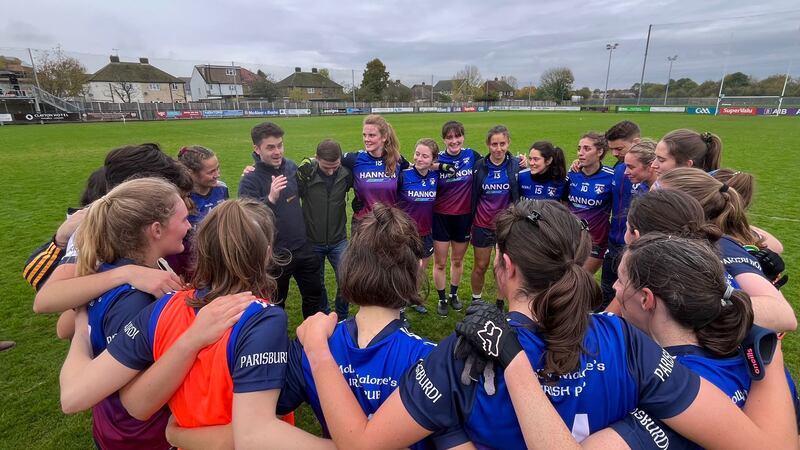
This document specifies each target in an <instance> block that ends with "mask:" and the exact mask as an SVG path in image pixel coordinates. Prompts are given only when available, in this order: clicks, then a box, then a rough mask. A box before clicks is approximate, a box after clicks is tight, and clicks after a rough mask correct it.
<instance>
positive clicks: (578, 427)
mask: <svg viewBox="0 0 800 450" xmlns="http://www.w3.org/2000/svg"><path fill="white" fill-rule="evenodd" d="M572 437H574V438H575V440H576V441H578V442H581V441H582V440H584V439H586V438H587V437H589V415H588V414H575V419H574V420H573V421H572Z"/></svg>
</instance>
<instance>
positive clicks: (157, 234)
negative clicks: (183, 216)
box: [145, 222, 164, 240]
mask: <svg viewBox="0 0 800 450" xmlns="http://www.w3.org/2000/svg"><path fill="white" fill-rule="evenodd" d="M163 231H164V230H163V228H162V226H161V224H160V223H158V222H153V223H151V224H150V225H148V226H147V228H146V230H145V233H147V236H148V237H149V238H150V239H152V240H159V239H161V234H162V233H163Z"/></svg>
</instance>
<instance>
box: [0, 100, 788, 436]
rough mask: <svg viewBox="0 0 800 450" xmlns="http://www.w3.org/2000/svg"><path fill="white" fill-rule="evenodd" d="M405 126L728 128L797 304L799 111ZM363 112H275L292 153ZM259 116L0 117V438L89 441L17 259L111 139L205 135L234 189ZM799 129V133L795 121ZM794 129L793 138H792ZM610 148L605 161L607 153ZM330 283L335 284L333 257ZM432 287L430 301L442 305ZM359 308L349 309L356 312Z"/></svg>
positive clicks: (431, 328) (45, 234)
mask: <svg viewBox="0 0 800 450" xmlns="http://www.w3.org/2000/svg"><path fill="white" fill-rule="evenodd" d="M386 118H387V119H388V120H389V121H390V122H391V123H392V125H394V127H395V129H396V130H397V133H398V136H399V138H400V142H401V143H402V152H403V154H404V155H405V156H406V158H408V159H409V160H410V159H411V155H412V153H413V146H414V143H415V142H416V141H417V139H419V138H422V137H431V138H435V139H436V140H437V141H439V142H441V139H439V137H440V130H441V125H442V124H443V123H444V122H445V121H447V120H459V121H462V122H463V123H464V125H465V127H466V130H467V136H466V143H465V145H466V146H470V147H472V148H475V149H476V150H480V152H481V153H485V152H486V146H485V145H484V139H485V133H486V131H487V130H488V129H489V128H490V127H492V126H494V125H497V124H504V125H506V126H507V127H508V128H509V129H510V130H511V148H512V152H513V153H515V154H516V153H524V152H526V151H527V149H528V147H529V145H530V144H531V143H532V142H534V141H536V140H540V139H548V140H551V141H553V142H554V143H555V144H556V145H558V146H560V147H561V148H563V149H565V152H566V154H567V159H568V160H571V159H572V158H573V156H572V155H574V154H575V150H574V149H575V146H576V144H577V141H578V137H579V136H580V135H581V134H582V133H584V132H586V131H589V130H598V131H604V130H606V129H608V128H609V127H610V126H611V125H613V124H614V123H616V122H617V121H620V120H623V119H629V120H633V121H635V122H637V123H638V124H639V125H640V127H641V129H642V132H643V136H650V137H653V138H659V137H661V136H663V135H664V134H665V133H667V132H668V131H670V130H673V129H676V128H684V127H685V128H692V129H695V130H698V131H701V132H702V131H712V132H714V133H716V134H718V135H719V136H721V138H722V140H723V143H724V149H723V156H722V161H723V166H725V167H733V168H736V169H739V170H746V171H749V172H752V173H754V174H755V175H756V178H757V181H758V188H757V192H756V195H755V200H754V204H753V208H752V211H751V212H750V219H751V221H752V223H753V224H756V225H758V226H759V227H762V228H765V229H767V230H769V231H770V232H772V233H773V234H775V235H776V236H777V237H778V238H779V239H781V241H782V242H783V244H784V247H785V252H784V258H785V260H786V266H787V267H788V268H789V272H790V273H791V276H792V281H791V282H790V283H789V284H788V285H787V286H786V287H784V290H783V292H784V295H785V296H786V297H787V298H788V299H789V300H790V301H791V302H792V303H793V305H794V306H795V308H797V307H798V293H800V289H799V288H798V286H799V285H800V275H797V276H796V275H795V274H796V273H798V272H797V269H796V268H797V267H799V266H798V263H800V260H799V259H798V255H799V254H800V237H798V235H797V234H795V233H797V231H799V230H800V206H798V203H799V202H800V195H798V194H797V187H796V182H797V181H798V175H797V174H798V170H797V168H796V164H797V158H798V156H800V152H799V151H798V150H795V149H794V145H795V143H796V142H795V140H796V138H797V130H800V119H798V118H794V117H708V116H690V115H684V114H599V113H523V112H511V113H500V112H492V113H475V114H468V113H462V114H414V115H410V114H408V115H406V114H403V115H399V114H398V115H387V116H386ZM362 119H363V118H362V117H301V118H283V117H281V118H275V119H271V120H274V121H275V122H277V123H278V124H279V125H280V126H281V127H283V128H284V130H285V131H286V136H285V137H284V141H285V143H286V157H287V158H290V159H295V160H300V159H301V158H302V157H304V156H310V155H312V154H313V153H314V149H315V148H316V144H317V143H318V142H319V141H320V140H322V139H325V138H333V139H336V140H338V141H339V142H340V143H341V144H342V148H343V149H345V151H348V150H357V149H360V148H361V120H362ZM259 122H260V120H257V119H235V120H195V121H170V122H128V123H98V124H60V125H47V126H34V125H30V126H3V127H0V162H2V167H3V169H4V175H5V178H6V182H5V186H6V188H5V189H6V194H5V197H6V199H5V200H4V201H3V203H2V206H0V217H1V218H2V224H3V233H2V236H0V239H1V240H2V241H1V242H2V244H1V246H2V248H3V253H4V255H5V256H4V257H3V258H2V260H0V285H1V286H2V287H3V290H4V292H5V295H3V297H2V298H0V306H2V309H3V311H4V315H3V317H2V319H0V339H1V340H6V339H11V340H15V341H17V347H16V348H14V349H12V350H10V351H6V352H3V353H0V448H20V447H29V448H56V447H59V448H90V447H92V440H91V425H90V416H89V414H88V413H83V414H78V415H74V416H65V415H63V414H62V413H61V410H60V406H59V403H58V372H59V368H60V366H61V363H62V361H63V358H64V356H65V354H66V349H67V343H66V342H60V341H58V340H57V339H56V337H55V332H54V330H55V320H56V317H55V316H37V315H35V314H33V312H32V311H31V305H32V299H33V291H32V289H31V288H30V287H29V286H28V285H27V284H26V283H25V282H24V281H23V280H22V277H21V268H22V265H23V263H24V261H25V259H26V257H27V256H28V254H29V253H30V252H31V251H32V250H33V249H34V248H35V247H36V246H37V245H39V244H40V243H42V242H44V241H46V240H47V239H48V238H49V237H50V236H52V234H53V233H54V232H55V230H56V228H57V227H58V225H59V224H60V223H61V221H62V220H63V219H64V212H65V210H66V208H67V207H68V206H77V203H78V197H79V195H80V193H81V190H82V189H83V186H84V184H85V180H86V177H87V176H88V175H89V173H90V172H91V171H92V170H94V169H95V168H97V167H99V166H100V165H102V163H103V158H104V156H105V154H106V153H107V152H108V151H109V150H110V149H112V148H115V147H118V146H121V145H125V144H134V143H142V142H158V143H159V144H161V146H162V148H164V150H165V151H167V152H168V153H171V154H175V153H177V150H178V149H179V148H180V147H181V146H183V145H191V144H200V145H204V146H207V147H209V148H211V149H213V150H214V151H215V152H217V154H218V156H219V159H220V162H221V165H222V171H223V174H222V179H223V180H224V181H225V182H226V183H227V184H228V186H229V187H230V189H231V195H232V196H235V195H236V190H237V185H238V179H239V174H240V173H241V170H242V167H244V166H245V165H247V164H250V163H251V158H250V152H251V150H252V143H251V141H250V137H249V136H250V129H251V128H252V127H253V126H254V125H255V124H257V123H259ZM792 130H794V131H792ZM792 136H794V138H792ZM610 158H611V157H610V156H609V160H610ZM471 269H472V251H471V250H469V251H468V252H467V259H466V262H465V272H464V273H465V276H464V277H463V278H462V282H461V287H460V290H459V294H460V296H461V298H462V299H466V298H468V297H469V294H470V288H469V273H470V271H471ZM327 280H328V292H329V293H332V292H334V291H333V290H332V289H333V288H334V286H335V285H334V283H333V277H332V273H331V269H330V267H328V277H327ZM292 286H293V287H292V290H291V291H290V296H289V300H288V302H287V304H288V312H289V328H290V333H291V332H293V330H294V328H295V327H296V326H297V325H298V324H299V323H300V321H301V320H302V316H301V314H300V307H299V303H300V301H299V295H298V292H297V289H296V287H294V285H292ZM493 296H494V284H493V282H492V280H491V276H487V283H486V288H485V289H484V298H486V299H489V300H491V299H493ZM435 297H436V293H435V291H433V290H432V291H431V292H430V294H429V296H428V306H429V309H431V310H432V311H433V310H434V308H433V307H434V306H435ZM351 311H352V310H351ZM462 315H463V313H451V314H450V317H448V318H446V319H442V318H439V317H438V316H436V315H435V314H428V315H427V316H420V315H417V314H416V313H414V312H413V311H409V313H408V316H409V319H410V321H411V325H412V328H413V330H414V331H415V332H416V333H417V334H420V335H422V336H426V337H428V338H430V339H433V340H436V341H438V340H440V339H442V338H443V337H444V336H446V335H447V334H449V333H450V332H451V331H452V330H453V327H454V324H455V322H456V321H457V320H458V319H460V318H461V317H462ZM783 342H784V352H785V354H786V360H787V364H788V365H789V367H790V369H791V370H792V373H793V374H795V375H797V374H798V373H800V339H798V337H797V336H796V334H789V335H788V336H787V337H786V339H784V341H783ZM299 419H300V420H299V423H300V425H301V426H302V427H304V428H306V429H312V430H316V429H318V427H316V426H315V424H314V422H315V419H314V418H313V417H312V416H311V414H310V413H309V411H308V410H307V409H306V410H304V411H302V412H301V414H300V417H299Z"/></svg>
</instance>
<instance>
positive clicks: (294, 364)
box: [277, 317, 461, 449]
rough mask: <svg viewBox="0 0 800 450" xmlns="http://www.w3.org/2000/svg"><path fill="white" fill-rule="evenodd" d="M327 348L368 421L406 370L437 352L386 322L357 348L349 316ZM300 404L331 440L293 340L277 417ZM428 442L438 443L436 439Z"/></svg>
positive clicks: (396, 324) (303, 359) (304, 361)
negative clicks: (308, 410) (306, 407)
mask: <svg viewBox="0 0 800 450" xmlns="http://www.w3.org/2000/svg"><path fill="white" fill-rule="evenodd" d="M328 346H329V347H330V350H331V354H332V355H333V359H334V360H335V361H336V364H338V365H339V368H340V370H341V372H342V375H343V376H344V378H345V380H346V381H347V384H348V386H350V390H351V391H352V392H353V395H354V396H355V397H356V400H358V404H359V405H360V406H361V409H362V410H363V411H364V413H365V414H366V415H367V416H371V415H372V414H374V413H375V411H377V410H378V408H379V407H380V406H381V404H383V402H384V401H386V399H387V398H389V396H390V395H391V394H392V392H394V390H395V389H397V386H398V384H399V382H400V379H401V378H403V376H404V375H405V373H406V371H407V370H408V368H409V367H411V366H413V365H414V364H416V363H417V362H418V361H420V360H421V359H422V358H424V357H425V356H427V355H428V353H430V352H431V350H433V349H434V348H436V344H434V343H432V342H430V341H428V340H426V339H423V338H421V337H419V336H417V335H415V334H413V333H411V332H409V331H408V330H407V329H406V328H405V326H404V325H403V322H402V321H401V320H394V321H392V322H390V323H389V324H388V325H386V327H385V328H384V329H383V330H381V331H380V332H379V333H378V334H377V335H376V336H375V337H374V338H373V339H372V341H370V343H369V344H367V346H366V347H363V348H361V347H359V345H358V327H357V325H356V321H355V318H353V317H351V318H349V319H347V320H344V321H341V322H339V324H338V325H336V329H335V330H334V331H333V334H332V335H331V337H330V338H328ZM303 403H308V404H309V405H310V406H311V409H312V410H313V411H314V414H315V415H316V416H317V419H318V420H319V422H320V424H321V425H322V432H323V435H324V436H326V437H328V436H330V433H329V432H328V426H327V424H326V422H325V417H324V416H323V413H322V407H321V405H320V400H319V394H318V392H317V385H316V383H315V382H314V377H313V376H312V375H311V366H310V365H309V362H308V357H307V356H306V354H305V352H304V351H303V346H302V345H301V344H300V343H299V342H298V341H293V342H292V343H291V344H290V346H289V367H288V370H287V372H286V385H285V387H284V389H283V390H282V391H281V396H280V399H279V400H278V406H277V413H278V414H287V413H289V412H291V411H294V410H295V409H296V408H297V407H298V406H300V405H301V404H303ZM459 428H460V427H459ZM432 440H435V441H436V442H437V443H439V444H440V445H441V444H442V442H440V440H439V437H438V436H436V435H435V436H433V439H432ZM430 441H431V439H425V440H423V441H421V442H419V443H417V444H415V445H412V446H411V448H413V449H424V448H434V447H433V446H432V445H431V444H432V443H431V442H430ZM460 443H461V442H457V443H456V444H460ZM448 447H449V446H447V445H444V446H443V448H448Z"/></svg>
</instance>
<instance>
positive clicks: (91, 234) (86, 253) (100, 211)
mask: <svg viewBox="0 0 800 450" xmlns="http://www.w3.org/2000/svg"><path fill="white" fill-rule="evenodd" d="M176 197H180V192H179V191H178V188H176V187H175V185H174V184H172V183H170V182H168V181H166V180H164V179H162V178H139V179H134V180H130V181H126V182H124V183H121V184H120V185H118V186H117V187H115V188H114V189H112V190H111V191H110V192H109V193H108V194H106V195H104V196H103V197H101V198H99V199H98V200H96V201H95V202H94V203H92V205H91V206H90V207H89V212H88V213H87V214H86V217H85V218H84V219H83V222H81V226H80V228H79V229H78V234H77V235H76V238H75V242H76V245H77V247H78V267H77V274H78V276H82V275H88V274H92V273H95V272H97V268H98V267H99V266H100V264H101V263H104V262H106V263H112V262H114V261H116V260H118V259H120V258H128V259H131V260H133V261H134V262H135V263H136V264H143V263H144V256H145V252H146V251H147V246H148V241H147V237H146V235H145V228H146V227H148V226H149V225H151V224H153V223H156V222H158V223H161V224H165V223H167V221H169V218H170V216H172V214H173V213H174V212H175V200H176Z"/></svg>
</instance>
